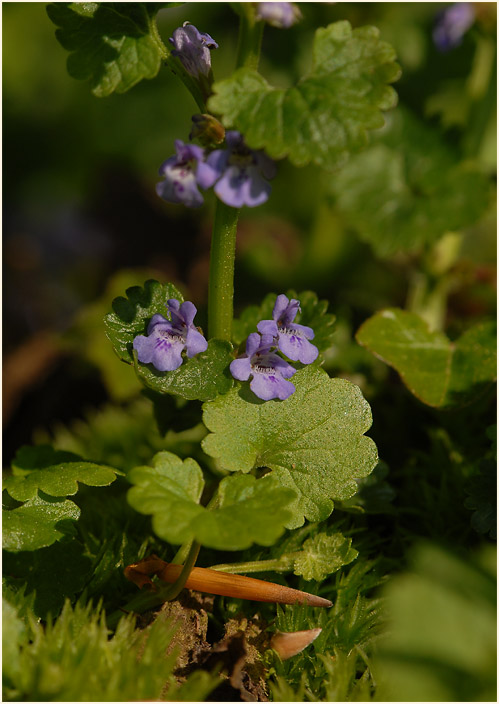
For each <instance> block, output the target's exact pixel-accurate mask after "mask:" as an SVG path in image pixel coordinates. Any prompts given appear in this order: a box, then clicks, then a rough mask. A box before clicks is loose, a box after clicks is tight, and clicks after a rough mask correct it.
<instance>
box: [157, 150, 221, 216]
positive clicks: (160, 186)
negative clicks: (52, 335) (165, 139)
mask: <svg viewBox="0 0 499 704" xmlns="http://www.w3.org/2000/svg"><path fill="white" fill-rule="evenodd" d="M175 150H176V152H177V154H176V155H175V156H171V157H170V158H169V159H167V160H166V161H165V162H163V164H161V166H160V168H159V174H160V176H164V179H165V180H164V181H161V182H160V183H157V184H156V193H157V194H158V196H159V197H160V198H163V200H166V201H168V202H169V203H183V204H184V205H187V206H188V207H189V208H197V207H199V206H200V205H202V203H203V200H204V199H203V196H202V195H201V193H200V192H199V189H198V186H201V188H209V187H210V186H213V184H214V183H215V181H216V179H217V178H218V176H219V172H218V171H216V170H214V169H213V168H212V167H211V166H209V165H208V164H207V163H206V161H204V151H203V150H202V148H201V147H198V146H197V144H184V142H182V141H181V140H180V139H177V140H175Z"/></svg>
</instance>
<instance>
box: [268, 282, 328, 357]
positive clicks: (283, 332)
mask: <svg viewBox="0 0 499 704" xmlns="http://www.w3.org/2000/svg"><path fill="white" fill-rule="evenodd" d="M299 310H300V301H297V300H296V298H292V299H291V300H289V299H288V297H287V296H285V295H284V294H281V295H280V296H277V299H276V302H275V305H274V310H273V312H272V317H273V320H261V321H260V322H259V323H258V325H257V329H258V331H259V332H261V333H262V335H271V336H272V338H273V339H276V340H277V344H278V347H279V349H280V351H281V352H282V353H283V354H285V355H286V357H289V359H292V360H293V361H295V362H301V363H302V364H311V363H312V362H314V361H315V360H316V359H317V356H318V354H319V350H318V349H317V347H316V346H315V345H312V343H311V342H309V340H313V339H314V331H313V330H312V328H309V327H307V326H306V325H299V324H298V323H295V322H293V321H294V319H295V318H296V314H297V313H298V311H299Z"/></svg>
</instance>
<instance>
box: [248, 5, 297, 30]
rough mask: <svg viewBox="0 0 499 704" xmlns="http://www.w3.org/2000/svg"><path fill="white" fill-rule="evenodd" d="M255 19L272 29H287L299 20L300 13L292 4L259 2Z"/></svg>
mask: <svg viewBox="0 0 499 704" xmlns="http://www.w3.org/2000/svg"><path fill="white" fill-rule="evenodd" d="M256 18H257V19H258V20H265V21H266V22H268V23H269V24H271V25H272V26H273V27H278V28H279V29H288V28H289V27H291V26H292V25H293V24H295V23H296V22H298V20H300V19H301V12H300V10H299V9H298V6H297V5H295V4H294V2H259V3H257V5H256Z"/></svg>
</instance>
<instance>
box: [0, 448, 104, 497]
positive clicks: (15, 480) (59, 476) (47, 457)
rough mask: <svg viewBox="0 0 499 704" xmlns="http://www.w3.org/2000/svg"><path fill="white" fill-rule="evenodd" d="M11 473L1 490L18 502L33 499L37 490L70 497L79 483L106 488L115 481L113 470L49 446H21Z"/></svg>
mask: <svg viewBox="0 0 499 704" xmlns="http://www.w3.org/2000/svg"><path fill="white" fill-rule="evenodd" d="M12 470H13V476H10V477H7V478H6V479H5V481H4V489H6V490H7V491H8V492H9V494H10V495H11V496H12V498H13V499H16V500H17V501H27V500H28V499H33V498H34V497H36V495H37V493H38V489H40V490H41V491H43V492H44V494H48V495H49V496H72V495H73V494H76V492H77V491H78V482H81V483H82V484H87V485H88V486H108V485H109V484H111V483H112V482H114V480H115V479H116V470H115V469H112V468H111V467H106V466H103V465H99V464H94V463H93V462H84V461H83V460H81V459H80V458H79V457H78V456H77V455H73V454H72V453H71V452H60V451H56V450H53V448H51V447H50V446H48V445H39V446H36V447H22V448H21V449H20V450H19V451H18V453H17V455H16V457H15V459H14V462H13V466H12Z"/></svg>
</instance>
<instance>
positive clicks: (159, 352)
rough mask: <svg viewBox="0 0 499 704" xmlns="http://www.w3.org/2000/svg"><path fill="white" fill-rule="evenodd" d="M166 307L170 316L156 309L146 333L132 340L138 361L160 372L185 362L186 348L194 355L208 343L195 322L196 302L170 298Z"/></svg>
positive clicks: (189, 353) (188, 355)
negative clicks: (157, 311) (165, 316)
mask: <svg viewBox="0 0 499 704" xmlns="http://www.w3.org/2000/svg"><path fill="white" fill-rule="evenodd" d="M167 310H168V312H169V314H170V320H167V319H166V318H164V317H163V316H162V315H160V314H159V313H156V314H155V315H153V316H152V318H151V321H150V323H149V325H148V327H147V335H137V337H136V338H135V339H134V341H133V348H134V350H136V351H137V357H138V359H139V362H143V363H144V364H152V365H153V366H154V367H156V369H157V370H158V371H160V372H171V371H173V370H174V369H178V368H179V367H180V365H181V364H182V362H183V358H182V352H183V350H184V349H185V350H186V352H187V357H189V358H191V357H194V355H196V354H199V353H200V352H204V351H205V350H206V349H207V347H208V343H207V342H206V339H205V338H204V337H203V335H202V334H201V333H200V332H199V330H198V329H197V328H196V327H195V325H194V317H195V315H196V313H197V310H196V306H195V305H194V304H193V303H191V302H190V301H184V303H182V305H180V303H179V302H178V301H177V299H176V298H170V299H169V300H168V301H167Z"/></svg>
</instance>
